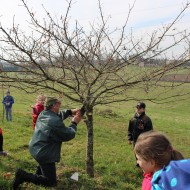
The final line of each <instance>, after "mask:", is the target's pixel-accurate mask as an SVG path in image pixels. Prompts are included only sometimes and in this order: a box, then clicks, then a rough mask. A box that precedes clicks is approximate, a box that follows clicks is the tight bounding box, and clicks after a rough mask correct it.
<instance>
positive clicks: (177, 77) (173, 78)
mask: <svg viewBox="0 0 190 190" xmlns="http://www.w3.org/2000/svg"><path fill="white" fill-rule="evenodd" d="M161 80H162V81H167V82H190V73H189V74H169V75H166V76H164V77H162V79H161Z"/></svg>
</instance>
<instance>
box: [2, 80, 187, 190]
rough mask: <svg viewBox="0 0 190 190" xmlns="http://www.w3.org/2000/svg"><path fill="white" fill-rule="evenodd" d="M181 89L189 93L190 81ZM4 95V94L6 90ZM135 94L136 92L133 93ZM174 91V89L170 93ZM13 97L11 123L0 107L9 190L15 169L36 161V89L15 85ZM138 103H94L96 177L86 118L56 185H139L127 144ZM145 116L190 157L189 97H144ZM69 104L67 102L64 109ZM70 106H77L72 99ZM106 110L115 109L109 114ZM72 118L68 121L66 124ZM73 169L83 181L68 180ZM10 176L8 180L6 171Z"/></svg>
mask: <svg viewBox="0 0 190 190" xmlns="http://www.w3.org/2000/svg"><path fill="white" fill-rule="evenodd" d="M183 90H185V91H187V92H190V84H185V86H184V87H183ZM0 92H1V95H3V92H2V91H0ZM135 93H137V92H135ZM172 93H174V92H172ZM11 95H13V96H14V98H15V104H14V105H13V122H6V121H5V119H4V121H2V120H3V117H2V115H3V114H2V106H1V108H0V113H1V115H0V117H1V122H0V126H1V127H2V129H3V132H4V150H5V151H8V152H9V154H10V156H8V157H0V160H1V162H0V189H1V190H3V189H5V190H8V189H11V188H10V187H11V183H12V179H13V178H14V172H15V170H16V168H18V167H21V168H23V169H25V170H26V171H30V172H34V171H35V167H36V166H37V163H36V162H35V161H34V159H33V158H32V157H31V156H30V154H29V151H28V143H29V141H30V138H31V136H32V133H33V131H32V127H31V122H32V120H31V107H30V106H31V105H33V104H34V103H35V96H36V95H35V94H25V93H24V92H21V91H19V90H16V89H11ZM135 104H136V102H134V101H131V102H126V103H123V102H122V103H118V104H113V105H109V106H103V107H97V108H95V115H94V134H95V138H94V164H95V178H94V179H90V178H88V177H87V176H86V175H85V157H86V127H85V125H84V122H81V123H80V124H79V126H78V133H77V136H76V138H75V139H74V140H72V141H70V142H67V143H64V144H63V146H62V160H61V162H60V163H59V164H57V175H58V180H59V183H58V187H56V188H54V189H60V190H61V189H65V190H78V189H80V190H140V189H141V181H142V172H141V170H140V169H138V168H135V158H134V155H133V152H132V147H131V146H130V145H128V143H127V127H128V121H129V119H130V117H131V116H132V115H133V114H134V111H135V109H134V106H135ZM146 104H147V115H149V116H150V117H151V119H152V121H153V125H154V128H155V129H156V130H159V131H163V132H164V133H166V134H167V135H168V137H169V138H170V140H171V141H172V143H173V145H174V147H175V148H176V149H177V150H179V151H181V152H182V153H183V154H184V156H185V157H186V158H188V157H190V141H189V136H190V126H189V123H190V117H189V112H190V97H189V98H185V99H184V100H181V99H179V97H178V98H176V99H175V101H174V102H171V103H165V104H155V103H152V102H146ZM68 105H70V104H69V103H68V102H66V101H63V108H64V107H66V108H71V107H67V106H68ZM72 106H75V105H73V104H72ZM106 109H109V110H112V114H106V113H107V112H106V111H105V110H106ZM69 122H70V121H69V120H68V121H66V124H68V123H69ZM74 172H79V181H78V182H75V181H72V180H71V179H70V176H71V175H72V174H73V173H74ZM7 173H8V174H9V173H10V176H8V177H7V179H6V174H7ZM21 189H31V190H32V189H40V190H43V189H44V188H43V187H41V188H39V187H37V186H34V185H32V184H26V183H25V184H23V185H22V188H21Z"/></svg>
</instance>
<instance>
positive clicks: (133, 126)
mask: <svg viewBox="0 0 190 190" xmlns="http://www.w3.org/2000/svg"><path fill="white" fill-rule="evenodd" d="M152 129H153V126H152V121H151V119H150V118H149V117H148V116H147V115H146V114H145V112H143V113H142V114H141V115H140V116H139V115H138V114H137V113H136V114H135V115H134V117H133V118H131V120H130V121H129V127H128V140H129V141H133V143H134V144H135V143H136V141H137V138H138V136H139V135H140V134H141V133H143V132H146V131H150V130H152Z"/></svg>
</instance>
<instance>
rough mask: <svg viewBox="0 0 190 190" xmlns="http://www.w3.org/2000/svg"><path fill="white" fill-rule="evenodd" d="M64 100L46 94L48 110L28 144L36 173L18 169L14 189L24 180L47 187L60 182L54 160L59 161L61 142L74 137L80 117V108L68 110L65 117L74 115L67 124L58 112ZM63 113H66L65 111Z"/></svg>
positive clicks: (40, 119)
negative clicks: (36, 165)
mask: <svg viewBox="0 0 190 190" xmlns="http://www.w3.org/2000/svg"><path fill="white" fill-rule="evenodd" d="M60 106H61V101H60V100H59V99H58V98H55V97H46V100H45V110H44V111H42V112H41V113H40V115H39V116H38V119H37V122H36V127H35V131H34V133H33V136H32V139H31V141H30V143H29V150H30V153H31V155H32V157H33V158H34V159H35V160H36V161H37V163H38V167H37V170H36V173H35V174H32V173H28V172H26V171H24V170H22V169H18V170H17V171H16V173H15V179H14V181H13V190H16V189H17V188H18V187H19V185H20V184H22V183H23V182H31V183H34V184H36V185H41V186H44V187H54V186H56V185H57V180H56V167H55V163H56V162H59V161H60V157H61V156H60V154H61V146H62V142H65V141H70V140H71V139H73V138H75V135H76V132H77V124H78V123H79V122H80V120H81V116H80V110H79V109H73V110H65V112H64V113H65V115H64V119H66V118H67V117H68V116H73V118H72V121H71V123H70V125H69V126H68V127H66V126H65V124H64V123H63V121H62V119H61V117H60V116H59V115H58V113H59V109H60ZM62 113H63V112H62Z"/></svg>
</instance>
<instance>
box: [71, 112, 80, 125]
mask: <svg viewBox="0 0 190 190" xmlns="http://www.w3.org/2000/svg"><path fill="white" fill-rule="evenodd" d="M72 121H73V122H75V123H76V124H78V123H79V122H80V121H81V116H80V111H78V112H76V114H75V116H74V117H73V119H72Z"/></svg>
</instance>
